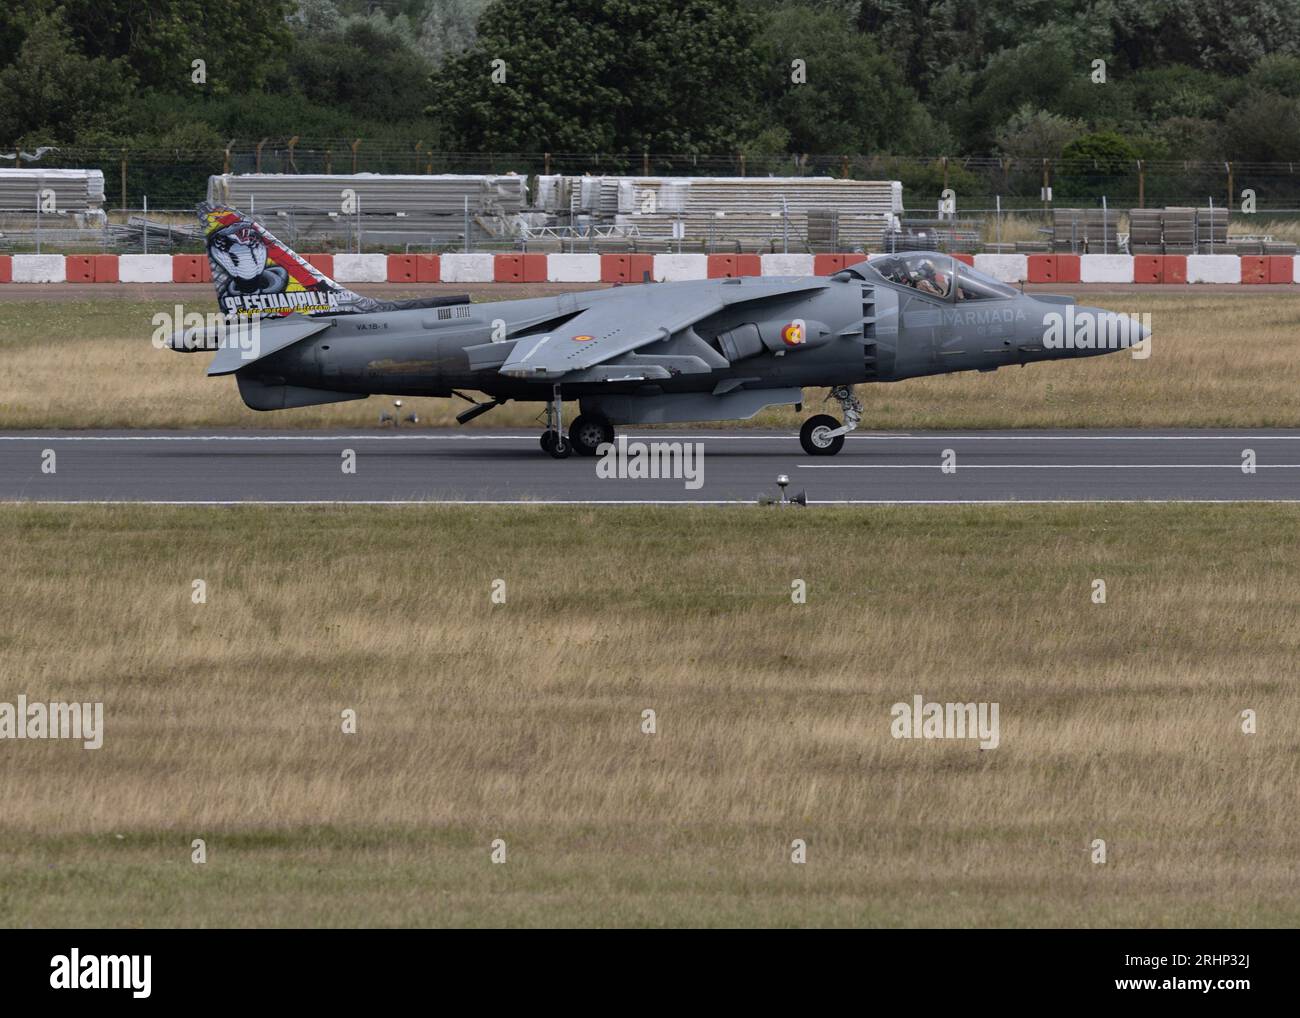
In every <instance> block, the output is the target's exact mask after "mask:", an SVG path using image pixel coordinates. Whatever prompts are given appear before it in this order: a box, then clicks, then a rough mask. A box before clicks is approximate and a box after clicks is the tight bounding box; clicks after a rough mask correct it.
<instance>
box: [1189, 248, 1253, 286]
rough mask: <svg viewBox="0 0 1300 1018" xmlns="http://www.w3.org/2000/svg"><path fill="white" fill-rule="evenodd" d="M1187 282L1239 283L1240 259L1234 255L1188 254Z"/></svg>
mask: <svg viewBox="0 0 1300 1018" xmlns="http://www.w3.org/2000/svg"><path fill="white" fill-rule="evenodd" d="M1187 281H1188V282H1189V283H1240V282H1241V259H1240V258H1238V257H1237V256H1236V255H1188V256H1187Z"/></svg>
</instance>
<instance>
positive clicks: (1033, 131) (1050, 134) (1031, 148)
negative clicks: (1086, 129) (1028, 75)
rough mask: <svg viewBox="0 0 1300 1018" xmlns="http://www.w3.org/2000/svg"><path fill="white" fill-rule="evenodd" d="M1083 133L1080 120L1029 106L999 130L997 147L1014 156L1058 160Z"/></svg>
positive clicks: (1021, 108)
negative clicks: (1067, 147) (1066, 148)
mask: <svg viewBox="0 0 1300 1018" xmlns="http://www.w3.org/2000/svg"><path fill="white" fill-rule="evenodd" d="M1082 132H1083V125H1082V124H1080V123H1079V122H1078V121H1077V120H1071V119H1070V118H1069V117H1062V116H1059V115H1057V114H1055V113H1048V112H1047V111H1046V110H1039V109H1035V108H1034V107H1033V106H1028V105H1026V106H1021V107H1020V109H1018V110H1017V111H1016V112H1015V114H1014V115H1013V116H1012V117H1011V119H1010V120H1008V121H1007V122H1006V123H1005V124H1003V125H1002V127H1001V128H1000V129H999V130H998V133H997V146H998V151H999V152H1000V153H1001V154H1002V155H1004V156H1009V157H1011V158H1012V159H1031V160H1032V159H1056V158H1059V157H1060V155H1061V152H1062V151H1063V150H1064V149H1065V147H1066V146H1067V145H1069V144H1071V143H1072V142H1073V141H1074V139H1075V138H1077V137H1078V136H1079V135H1080V134H1081V133H1082Z"/></svg>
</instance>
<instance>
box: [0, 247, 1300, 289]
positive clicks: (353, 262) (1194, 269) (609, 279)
mask: <svg viewBox="0 0 1300 1018" xmlns="http://www.w3.org/2000/svg"><path fill="white" fill-rule="evenodd" d="M304 257H305V258H306V260H307V261H308V262H310V263H311V264H312V265H314V266H315V267H316V268H318V269H319V270H320V271H321V272H323V273H324V274H325V275H327V276H330V277H331V278H333V279H337V280H338V281H339V282H340V283H404V284H408V285H418V284H421V283H438V282H444V283H542V282H550V283H641V282H644V281H645V280H646V279H654V280H659V281H664V282H671V281H675V280H684V279H727V278H736V277H740V276H760V275H761V276H811V275H819V276H827V275H831V274H833V273H835V272H839V271H840V270H841V269H843V268H844V267H845V266H848V265H853V264H855V263H857V262H860V261H863V260H865V259H867V257H868V256H867V255H865V254H863V253H862V252H841V253H834V254H818V255H811V254H764V255H757V254H711V255H703V254H657V255H650V254H637V253H629V254H537V253H532V252H528V253H525V252H510V253H504V254H485V253H471V254H463V253H462V254H457V253H452V254H444V255H435V254H400V255H398V254H393V255H383V254H335V255H305V256H304ZM877 257H879V256H878V255H877ZM953 257H954V258H959V259H961V260H962V261H964V262H966V263H967V264H972V263H973V264H974V266H975V268H976V269H978V270H979V271H980V272H983V273H985V274H986V275H990V276H992V277H993V278H995V279H999V280H1002V281H1003V282H1005V283H1012V284H1017V283H1020V282H1028V283H1040V284H1051V283H1061V284H1071V283H1114V284H1117V285H1123V284H1128V283H1142V284H1152V283H1168V284H1187V283H1240V284H1245V285H1249V284H1272V285H1277V284H1280V283H1282V284H1291V283H1300V258H1296V257H1292V256H1291V255H1241V256H1238V255H1071V254H1030V255H1025V254H977V255H974V256H973V257H972V256H971V255H962V254H958V255H953ZM211 279H212V273H211V268H210V265H209V262H208V259H207V256H206V255H198V254H182V255H170V254H156V255H139V254H129V255H59V254H41V255H34V254H18V255H0V284H4V283H10V282H12V283H65V282H66V283H116V282H123V283H191V284H195V283H207V282H210V281H211Z"/></svg>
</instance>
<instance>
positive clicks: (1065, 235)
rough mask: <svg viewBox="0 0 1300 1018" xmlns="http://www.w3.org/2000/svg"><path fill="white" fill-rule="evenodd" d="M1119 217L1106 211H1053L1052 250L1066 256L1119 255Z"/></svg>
mask: <svg viewBox="0 0 1300 1018" xmlns="http://www.w3.org/2000/svg"><path fill="white" fill-rule="evenodd" d="M1118 227H1119V213H1117V212H1111V211H1108V210H1107V209H1053V210H1052V250H1053V251H1054V252H1057V253H1058V254H1060V253H1068V254H1119V253H1120V250H1119V238H1118V236H1117V229H1118Z"/></svg>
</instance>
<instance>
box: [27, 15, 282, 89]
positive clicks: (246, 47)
mask: <svg viewBox="0 0 1300 1018" xmlns="http://www.w3.org/2000/svg"><path fill="white" fill-rule="evenodd" d="M35 2H37V3H42V4H45V5H46V6H50V5H52V3H53V0H35ZM58 4H59V6H60V7H61V8H62V10H63V11H64V13H65V16H66V18H67V24H68V25H69V27H70V28H71V30H72V34H73V36H74V38H75V39H76V40H77V46H78V48H79V49H80V50H81V52H82V53H84V54H86V55H87V56H90V57H96V56H102V57H104V58H106V59H108V60H117V59H122V60H125V61H126V62H127V63H129V64H130V66H131V68H132V70H133V71H134V72H135V74H136V77H137V78H138V79H139V81H140V84H141V85H142V86H144V87H146V88H157V89H159V90H161V91H165V92H188V91H191V90H192V89H194V88H195V87H196V86H195V84H194V82H192V81H191V74H192V66H191V65H192V63H193V61H195V60H202V61H204V63H205V65H206V69H207V84H206V86H205V87H206V88H208V89H209V90H210V91H213V92H217V93H226V92H235V93H248V92H255V91H257V89H258V88H259V87H260V86H261V85H262V83H263V82H264V81H265V80H266V78H267V76H268V74H269V73H270V71H271V69H272V68H273V66H274V64H275V63H276V62H277V61H278V60H279V59H280V57H281V56H282V55H283V54H284V53H285V52H286V50H287V49H288V47H289V45H290V42H291V40H290V36H289V31H288V27H287V23H286V18H287V16H288V15H289V13H290V12H291V11H292V9H293V4H292V3H291V2H290V0H222V3H219V4H216V3H210V2H209V0H118V2H115V3H114V2H105V0H58Z"/></svg>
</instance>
